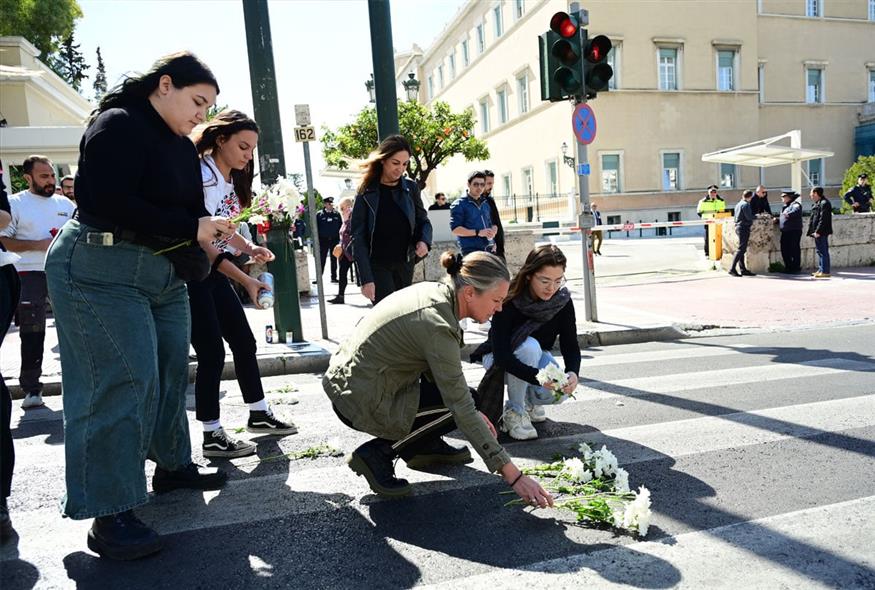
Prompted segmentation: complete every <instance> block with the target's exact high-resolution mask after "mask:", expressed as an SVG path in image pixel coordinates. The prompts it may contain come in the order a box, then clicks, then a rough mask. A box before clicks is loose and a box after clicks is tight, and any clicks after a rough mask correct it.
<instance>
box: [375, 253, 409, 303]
mask: <svg viewBox="0 0 875 590" xmlns="http://www.w3.org/2000/svg"><path fill="white" fill-rule="evenodd" d="M413 265H414V263H413V262H412V261H411V262H389V263H387V262H379V261H374V260H371V273H372V274H373V275H374V291H375V293H376V298H375V299H374V304H377V303H379V302H380V301H382V300H383V299H385V298H386V297H388V296H389V295H391V294H392V293H394V292H395V291H400V290H401V289H403V288H404V287H409V286H410V285H412V284H413Z"/></svg>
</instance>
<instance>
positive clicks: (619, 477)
mask: <svg viewBox="0 0 875 590" xmlns="http://www.w3.org/2000/svg"><path fill="white" fill-rule="evenodd" d="M614 487H616V488H617V491H618V492H628V491H629V472H628V471H626V470H625V469H623V468H622V467H617V474H616V475H615V476H614Z"/></svg>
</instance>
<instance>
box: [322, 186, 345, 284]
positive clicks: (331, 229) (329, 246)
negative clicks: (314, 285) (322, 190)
mask: <svg viewBox="0 0 875 590" xmlns="http://www.w3.org/2000/svg"><path fill="white" fill-rule="evenodd" d="M342 224H343V218H342V217H341V216H340V213H339V212H338V211H337V210H336V209H335V208H334V197H325V198H324V199H322V211H319V212H318V213H316V230H317V231H318V232H319V260H321V261H322V274H325V258H326V257H329V258H331V282H332V283H336V282H337V258H335V257H334V256H328V255H329V254H330V253H331V251H332V250H334V247H335V246H336V245H337V244H339V243H340V226H341V225H342Z"/></svg>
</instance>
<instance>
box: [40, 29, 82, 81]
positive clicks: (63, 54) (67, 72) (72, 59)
mask: <svg viewBox="0 0 875 590" xmlns="http://www.w3.org/2000/svg"><path fill="white" fill-rule="evenodd" d="M52 62H54V63H52V64H49V65H50V67H51V68H52V69H53V70H54V71H55V73H56V74H58V75H59V76H60V77H61V78H63V79H64V80H66V81H67V84H69V85H70V86H72V87H73V89H74V90H76V92H80V91H81V90H82V80H84V79H85V78H87V77H88V76H87V75H86V74H85V72H86V71H87V70H88V64H87V63H85V56H83V55H82V52H81V51H79V45H78V44H77V43H74V39H73V33H70V34H69V35H68V36H67V37H66V38H65V39H64V42H63V43H62V44H61V49H60V51H58V53H57V54H56V55H55V56H54V57H53V58H52Z"/></svg>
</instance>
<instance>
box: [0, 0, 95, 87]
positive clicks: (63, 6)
mask: <svg viewBox="0 0 875 590" xmlns="http://www.w3.org/2000/svg"><path fill="white" fill-rule="evenodd" d="M0 15H2V18H0V36H7V35H18V36H21V37H24V38H25V39H27V40H28V41H30V42H31V43H33V45H34V47H36V48H37V49H38V50H39V51H40V54H41V55H40V59H41V60H42V61H43V63H45V64H46V65H47V66H49V67H51V68H52V69H54V67H53V66H52V64H51V63H50V62H52V61H53V59H52V57H53V56H54V54H55V52H57V51H58V48H59V47H60V46H61V42H62V40H64V39H66V38H67V37H69V36H70V35H72V34H73V27H74V26H75V24H76V19H79V18H82V8H80V7H79V3H78V2H77V1H76V0H0ZM56 73H58V75H61V74H60V73H59V72H57V71H56Z"/></svg>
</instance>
